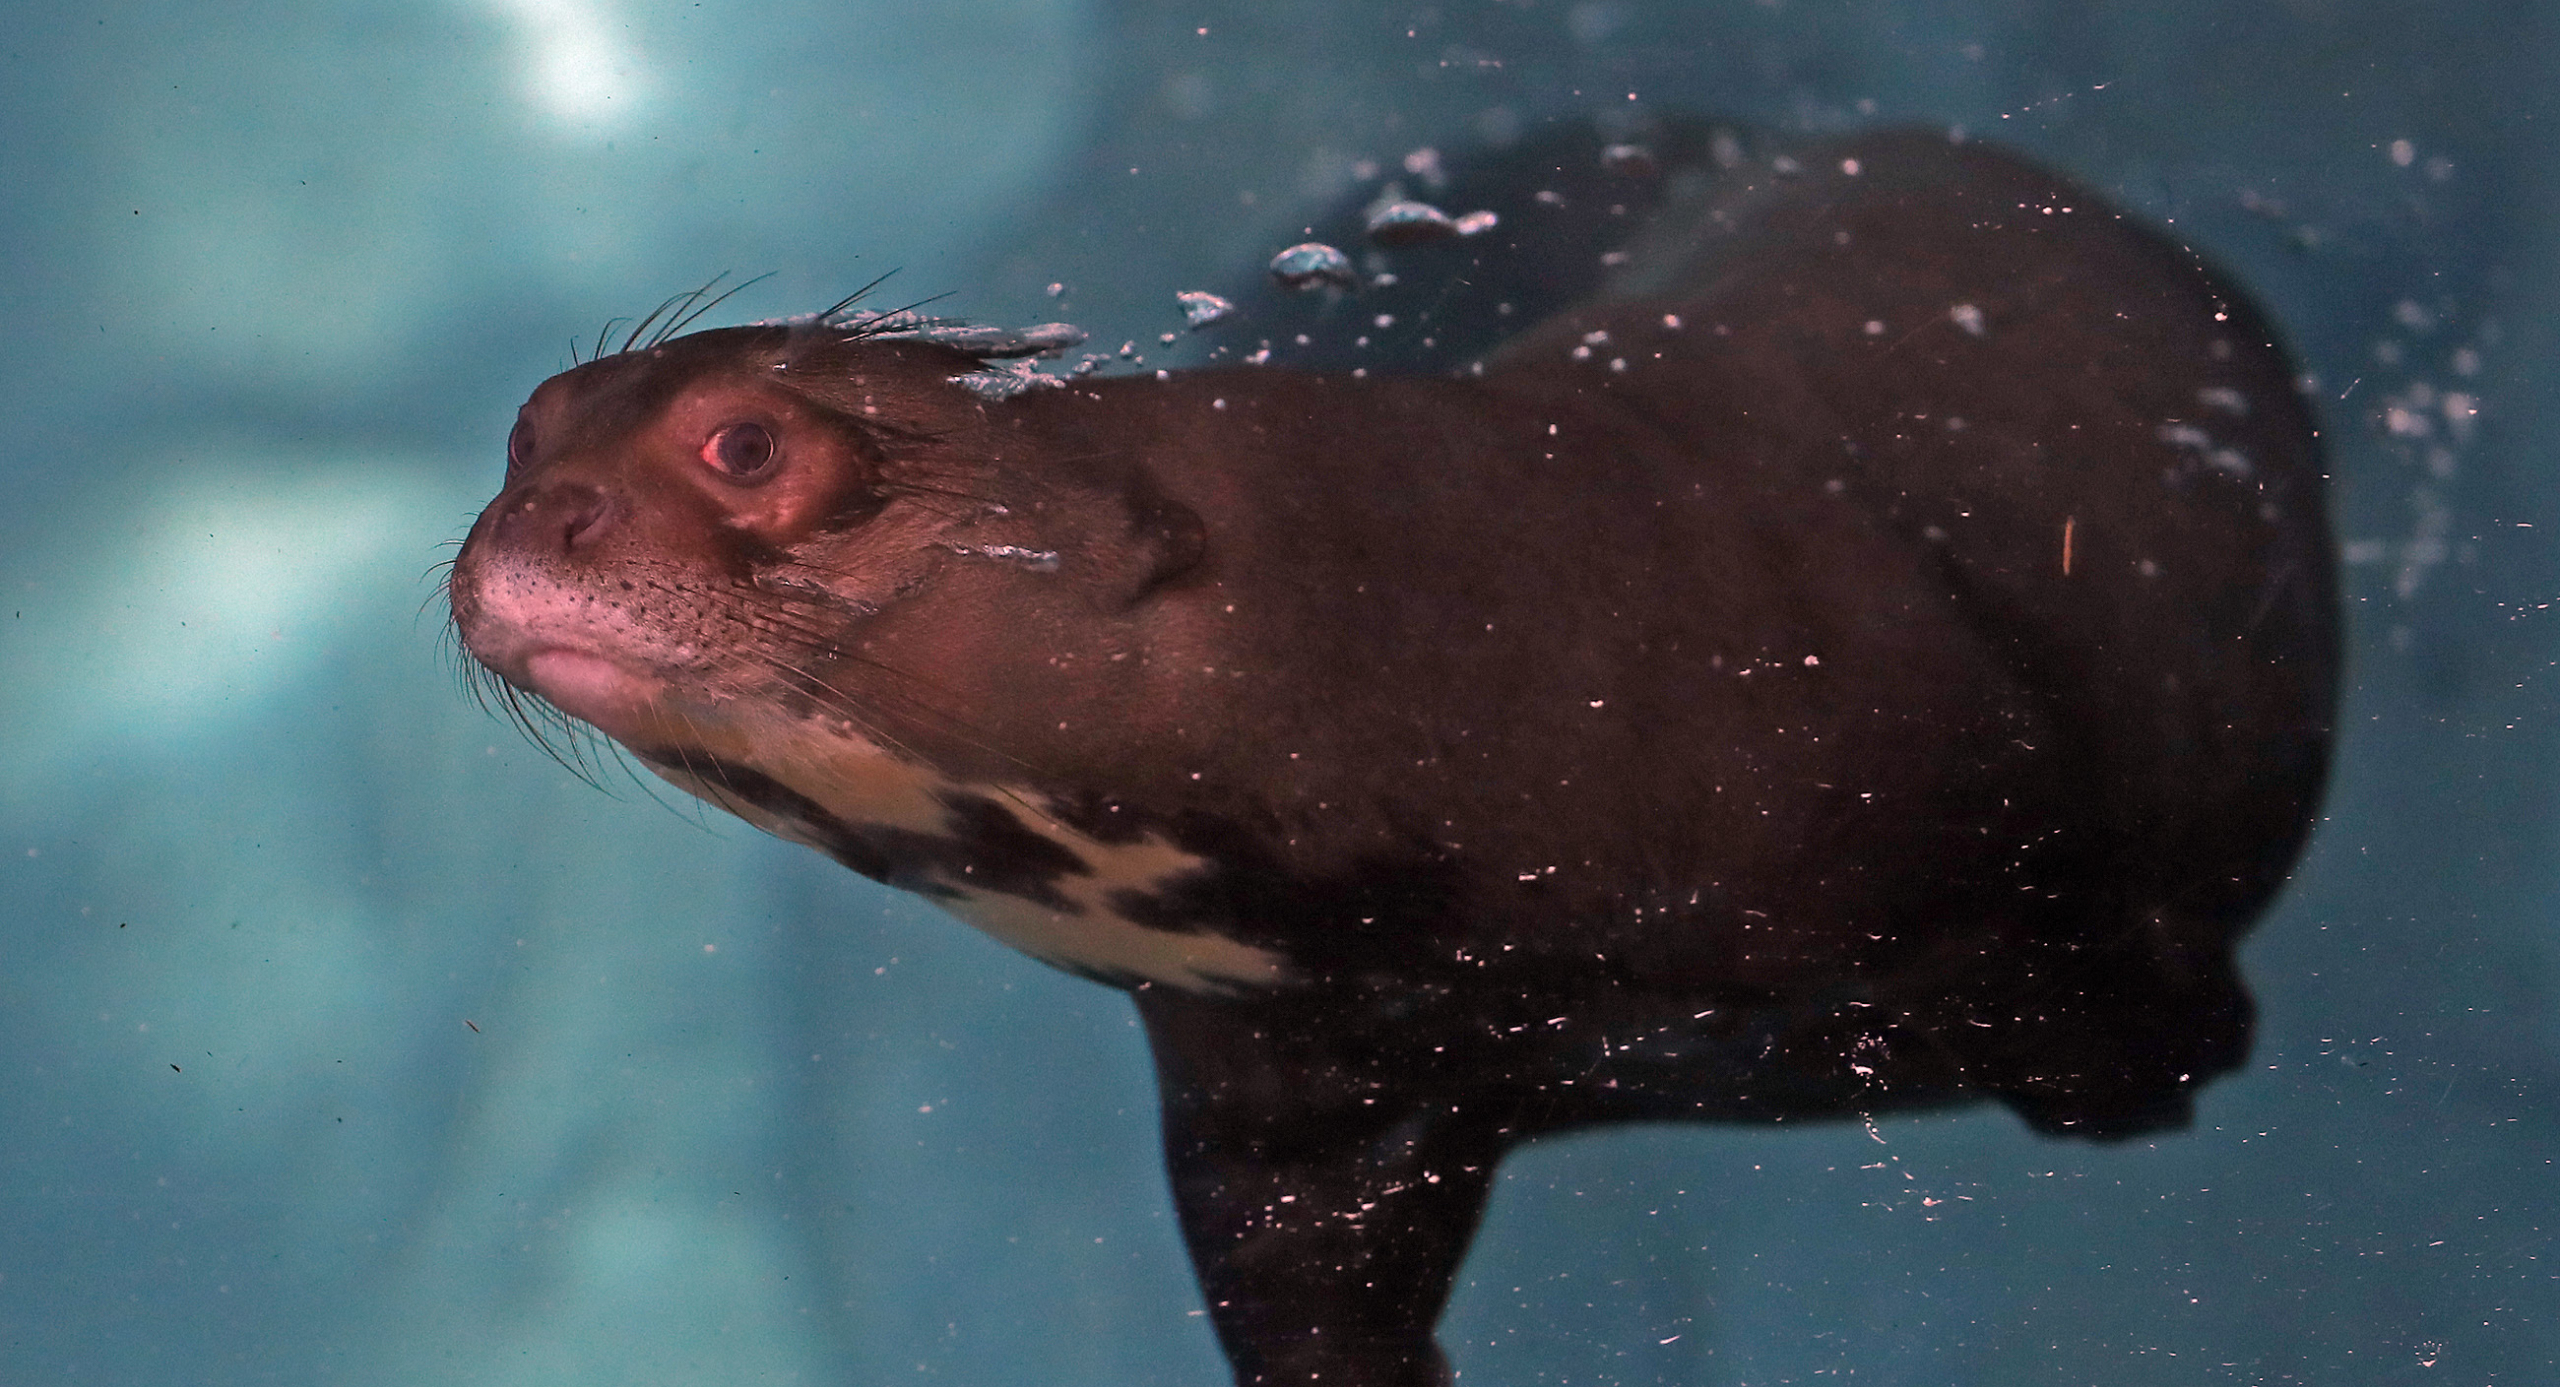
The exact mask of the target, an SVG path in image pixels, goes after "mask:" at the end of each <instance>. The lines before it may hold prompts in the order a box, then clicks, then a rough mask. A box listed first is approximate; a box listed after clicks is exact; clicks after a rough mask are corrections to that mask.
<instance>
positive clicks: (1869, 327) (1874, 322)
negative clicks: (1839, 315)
mask: <svg viewBox="0 0 2560 1387" xmlns="http://www.w3.org/2000/svg"><path fill="white" fill-rule="evenodd" d="M1860 330H1861V331H1863V332H1865V333H1866V334H1867V335H1868V336H1869V337H1882V336H1884V319H1882V318H1869V319H1868V320H1867V322H1866V326H1865V327H1864V328H1862V329H1860Z"/></svg>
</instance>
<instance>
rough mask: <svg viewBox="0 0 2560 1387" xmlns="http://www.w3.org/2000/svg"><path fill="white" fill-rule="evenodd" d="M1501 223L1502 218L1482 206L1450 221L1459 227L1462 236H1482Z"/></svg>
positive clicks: (1458, 230) (1452, 224)
mask: <svg viewBox="0 0 2560 1387" xmlns="http://www.w3.org/2000/svg"><path fill="white" fill-rule="evenodd" d="M1501 224H1502V218H1500V217H1498V216H1495V215H1494V214H1493V213H1491V212H1488V211H1485V210H1483V209H1482V208H1479V209H1477V210H1476V211H1473V212H1469V213H1467V214H1466V215H1465V216H1463V217H1460V218H1458V219H1457V220H1456V221H1454V222H1452V223H1450V225H1451V226H1453V227H1455V228H1456V229H1457V232H1458V234H1459V235H1461V236H1481V235H1483V234H1484V233H1486V232H1488V231H1491V230H1493V229H1494V228H1495V227H1497V226H1500V225H1501Z"/></svg>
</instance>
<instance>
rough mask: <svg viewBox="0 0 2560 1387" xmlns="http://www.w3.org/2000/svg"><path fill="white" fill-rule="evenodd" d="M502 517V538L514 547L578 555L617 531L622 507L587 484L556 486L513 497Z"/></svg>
mask: <svg viewBox="0 0 2560 1387" xmlns="http://www.w3.org/2000/svg"><path fill="white" fill-rule="evenodd" d="M504 507H505V508H504V509H503V510H501V511H500V512H499V513H498V536H499V538H501V539H503V540H505V541H506V542H507V543H509V544H510V545H520V546H523V547H526V548H531V549H535V550H538V551H544V552H553V551H556V552H559V553H563V554H566V553H574V552H576V551H577V550H578V549H580V548H583V547H585V546H586V545H589V544H593V543H594V542H596V541H597V540H598V539H601V538H603V537H604V535H605V534H606V533H607V532H609V531H610V530H611V529H612V528H613V523H614V520H615V518H616V517H617V516H618V515H619V514H620V513H621V507H620V506H618V505H616V504H615V503H614V500H613V498H612V497H610V496H608V495H606V494H605V493H604V492H603V491H602V490H601V489H599V488H596V487H592V486H589V485H587V484H586V483H584V482H553V483H550V484H548V485H544V486H536V487H529V488H527V489H526V490H524V491H521V492H518V493H517V494H515V495H514V496H510V497H508V498H507V499H506V501H505V502H504Z"/></svg>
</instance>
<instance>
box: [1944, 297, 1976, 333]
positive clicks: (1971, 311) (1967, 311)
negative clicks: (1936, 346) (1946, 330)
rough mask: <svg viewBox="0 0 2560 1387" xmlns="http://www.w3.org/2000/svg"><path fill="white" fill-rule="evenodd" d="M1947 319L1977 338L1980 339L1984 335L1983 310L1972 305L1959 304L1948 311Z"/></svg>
mask: <svg viewBox="0 0 2560 1387" xmlns="http://www.w3.org/2000/svg"><path fill="white" fill-rule="evenodd" d="M1947 317H1948V319H1949V320H1951V321H1953V322H1954V323H1955V325H1956V326H1957V327H1960V328H1963V329H1964V330H1965V331H1966V332H1968V333H1971V334H1972V335H1974V336H1976V337H1980V336H1981V335H1982V333H1983V321H1982V310H1981V309H1980V308H1977V307H1975V306H1974V305H1972V304H1969V303H1960V304H1957V305H1956V306H1954V307H1953V308H1950V309H1948V310H1947Z"/></svg>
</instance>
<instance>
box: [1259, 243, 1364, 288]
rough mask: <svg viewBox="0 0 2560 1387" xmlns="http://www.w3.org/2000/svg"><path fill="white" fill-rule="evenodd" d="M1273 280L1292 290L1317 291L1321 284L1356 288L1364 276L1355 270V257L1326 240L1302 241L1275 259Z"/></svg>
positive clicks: (1272, 262)
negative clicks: (1329, 244)
mask: <svg viewBox="0 0 2560 1387" xmlns="http://www.w3.org/2000/svg"><path fill="white" fill-rule="evenodd" d="M1271 277H1272V278H1273V279H1276V280H1278V281H1279V282H1280V283H1282V284H1284V285H1286V286H1288V287H1289V288H1292V289H1313V288H1315V287H1316V286H1317V285H1320V284H1331V285H1336V286H1338V287H1340V288H1344V289H1352V288H1357V287H1358V286H1359V283H1360V276H1359V275H1358V273H1356V272H1355V271H1353V270H1352V268H1351V257H1350V256H1347V255H1345V254H1343V253H1342V252H1341V251H1338V250H1335V249H1334V248H1333V247H1331V246H1328V245H1326V244H1324V243H1323V242H1322V241H1305V242H1301V243H1299V244H1297V245H1294V246H1291V247H1289V248H1288V249H1287V250H1284V251H1282V252H1280V253H1279V254H1278V255H1275V256H1273V257H1271Z"/></svg>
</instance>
